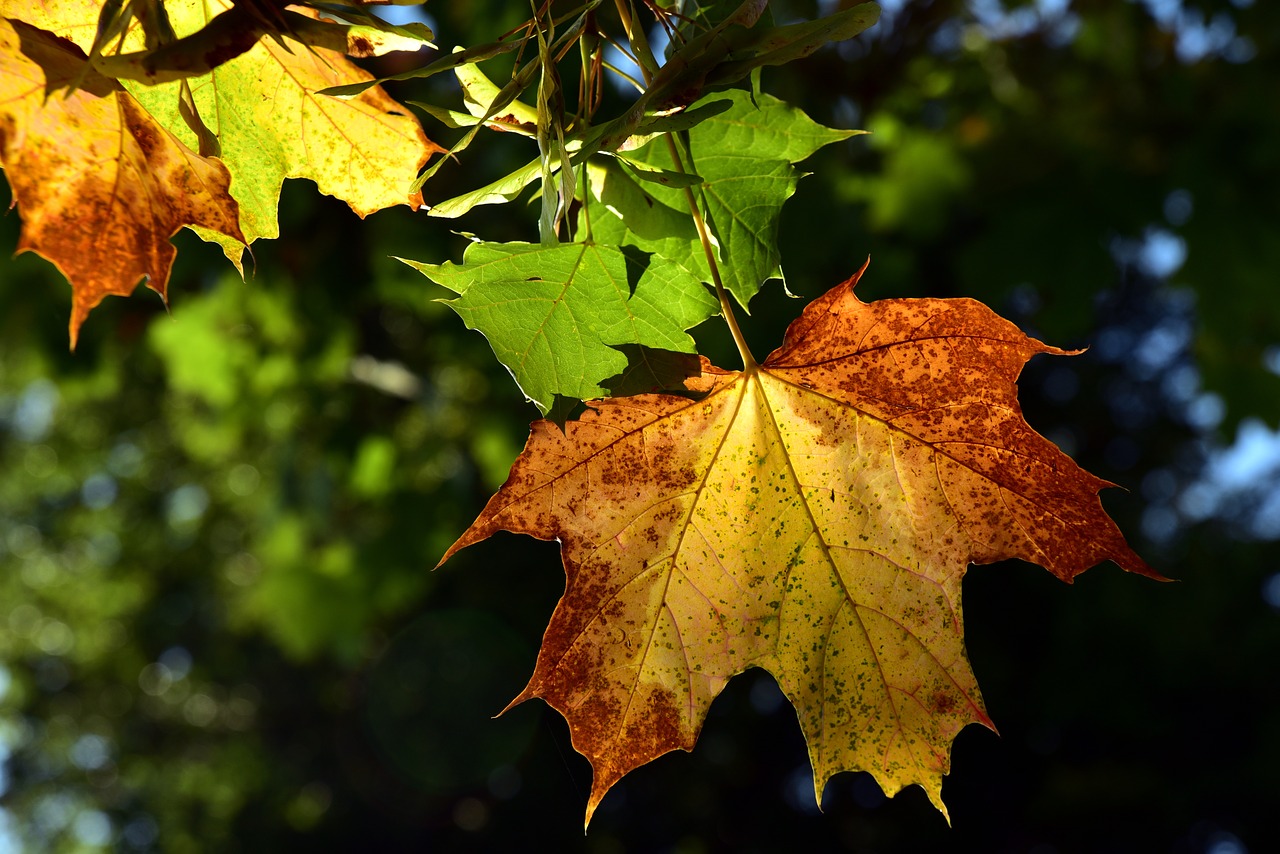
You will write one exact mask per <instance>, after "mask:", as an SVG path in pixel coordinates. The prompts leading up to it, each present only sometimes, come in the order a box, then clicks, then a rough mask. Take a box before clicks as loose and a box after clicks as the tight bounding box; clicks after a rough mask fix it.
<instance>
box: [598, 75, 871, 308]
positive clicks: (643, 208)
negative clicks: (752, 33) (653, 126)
mask: <svg viewBox="0 0 1280 854" xmlns="http://www.w3.org/2000/svg"><path fill="white" fill-rule="evenodd" d="M722 104H727V107H725V108H724V109H722V110H720V111H719V112H718V114H715V115H712V116H711V117H710V118H708V119H705V120H703V121H701V122H700V123H698V124H697V125H696V126H695V127H693V128H692V129H691V130H690V131H689V132H688V139H689V152H690V156H691V158H692V162H691V163H685V164H683V165H684V166H686V167H688V169H689V171H691V172H695V173H697V175H698V176H699V178H700V179H701V181H700V182H699V184H700V186H699V188H698V194H699V196H700V198H701V199H702V200H703V201H704V202H705V212H704V213H705V217H706V219H707V221H708V224H709V225H710V226H711V230H712V232H713V233H714V235H715V237H716V242H717V245H718V246H717V248H718V252H719V256H720V257H719V261H720V262H721V263H720V265H719V266H720V274H721V277H722V281H723V283H724V286H725V287H726V288H728V289H729V292H730V293H732V294H733V295H734V297H735V298H737V300H738V302H739V304H741V305H743V306H746V305H747V304H748V303H749V302H750V301H751V298H752V297H753V296H755V294H756V292H757V291H758V290H759V289H760V285H761V283H763V282H764V281H766V280H767V279H770V278H782V269H781V267H780V266H779V261H780V259H781V256H780V253H779V250H778V227H779V223H780V221H781V214H782V206H783V204H784V203H785V202H786V201H787V199H789V198H791V196H792V194H794V193H795V189H796V184H797V182H798V181H799V179H800V178H801V177H802V174H803V173H801V172H800V171H799V170H797V169H796V168H795V167H794V166H793V165H792V164H793V163H797V162H799V161H801V160H804V159H806V158H808V157H809V156H811V155H812V154H813V153H814V152H816V151H817V150H818V149H820V148H822V147H823V146H826V145H830V144H832V143H834V142H839V141H840V140H843V139H848V138H849V137H851V136H854V135H855V134H859V133H862V131H856V130H837V129H834V128H828V127H824V126H822V125H820V124H818V123H817V122H815V121H813V120H812V119H810V118H809V117H808V116H807V115H805V114H804V112H803V111H801V110H798V109H796V108H795V107H791V106H788V105H787V104H785V103H783V102H782V101H780V100H778V99H777V98H775V97H773V96H772V95H768V94H765V93H760V94H758V95H755V96H753V95H752V94H751V93H749V92H742V91H737V90H734V91H728V92H720V93H717V94H715V95H709V96H707V97H706V98H704V99H703V100H701V101H699V102H698V103H697V104H696V105H695V106H694V107H693V110H697V109H698V108H706V107H709V106H712V105H722ZM646 169H649V170H658V173H659V174H661V175H670V174H672V172H671V170H675V172H680V171H681V170H678V169H675V164H674V162H673V161H672V159H671V155H670V153H669V150H668V148H667V146H666V145H665V144H664V143H663V141H662V140H660V139H659V140H654V141H651V142H648V143H647V144H645V145H644V146H642V147H641V148H639V149H637V150H635V151H628V152H625V153H624V154H623V155H620V156H619V158H617V160H615V161H613V162H604V163H594V162H593V163H592V164H591V165H590V166H589V167H588V176H589V178H590V181H591V198H590V201H589V207H590V210H588V211H584V214H583V216H584V217H589V219H590V223H591V228H592V233H593V236H594V237H595V239H596V240H599V241H600V242H602V243H619V244H627V245H633V246H637V247H639V248H641V249H644V250H646V251H651V252H654V253H655V254H657V255H660V256H662V257H663V258H667V259H670V260H672V261H675V262H677V263H679V264H681V265H683V266H684V267H686V268H687V269H688V270H689V271H690V272H692V273H695V274H697V275H699V276H701V278H702V279H703V281H706V282H711V281H713V279H712V276H711V271H710V268H709V267H708V265H707V260H706V254H705V252H704V250H703V248H702V243H701V241H700V240H699V238H698V234H697V230H696V228H695V226H694V224H693V221H692V219H691V218H690V217H689V204H688V201H687V200H686V197H685V195H684V191H683V190H682V189H680V188H678V187H671V186H663V185H662V183H661V181H657V180H654V178H653V177H651V174H646ZM628 173H630V174H628ZM632 176H634V177H635V179H639V181H637V180H634V179H633V177H632ZM640 182H643V184H641V183H640Z"/></svg>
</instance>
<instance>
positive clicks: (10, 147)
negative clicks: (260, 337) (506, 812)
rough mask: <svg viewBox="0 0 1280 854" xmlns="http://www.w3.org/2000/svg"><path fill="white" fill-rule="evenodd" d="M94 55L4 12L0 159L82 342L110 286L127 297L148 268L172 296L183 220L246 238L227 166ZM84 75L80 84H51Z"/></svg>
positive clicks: (233, 239)
mask: <svg viewBox="0 0 1280 854" xmlns="http://www.w3.org/2000/svg"><path fill="white" fill-rule="evenodd" d="M85 65H86V60H85V57H84V55H83V54H81V53H79V51H77V50H76V49H75V48H74V47H73V46H72V45H70V44H69V43H68V42H66V41H63V40H61V39H57V38H55V37H54V36H52V35H50V34H49V33H46V32H44V31H42V30H37V29H35V28H32V27H29V26H27V25H25V24H22V23H19V22H10V21H6V20H3V19H0V165H3V166H4V169H5V176H6V177H7V178H8V181H9V184H10V186H11V187H12V188H13V194H14V198H15V199H16V200H17V203H18V209H19V211H20V213H21V215H22V220H23V228H22V237H21V240H20V242H19V244H18V251H19V252H23V251H27V250H31V251H34V252H36V253H38V254H40V255H42V256H43V257H45V258H47V259H49V260H50V261H52V262H53V263H54V264H56V265H57V267H58V269H59V270H60V271H62V273H63V275H65V276H66V277H67V279H68V281H70V282H71V286H72V289H73V293H74V298H73V306H72V310H71V323H70V331H71V344H72V346H73V347H74V346H75V342H76V338H77V335H78V333H79V329H80V325H81V324H82V323H83V322H84V319H85V317H86V316H88V314H89V311H90V310H91V309H93V307H94V306H96V305H97V304H98V303H100V302H101V301H102V299H103V298H104V297H105V296H107V295H108V294H120V295H128V294H130V293H132V292H133V290H134V288H136V287H137V285H138V282H139V281H140V280H142V279H143V278H145V279H146V280H147V284H148V285H149V286H150V287H151V289H152V290H154V291H156V292H157V293H159V294H160V295H161V296H162V297H163V296H164V295H165V288H166V285H167V284H168V281H169V270H170V268H171V267H172V266H173V259H174V255H175V250H174V247H173V244H171V243H170V242H169V238H170V237H172V236H173V235H174V234H175V233H176V232H177V231H178V230H180V229H181V228H182V227H183V226H199V227H203V228H205V229H209V230H210V231H212V232H214V233H216V234H219V235H222V236H223V237H224V238H225V239H226V240H227V241H228V242H229V244H231V245H235V246H240V245H242V244H243V242H244V241H245V236H244V234H242V233H241V230H240V227H239V225H238V224H237V222H238V219H237V206H236V202H235V201H234V200H233V199H232V198H231V196H230V195H229V193H228V184H229V182H230V176H229V175H228V174H227V169H226V167H225V166H223V164H222V163H221V162H220V161H218V160H216V159H214V158H208V157H201V156H200V155H199V154H197V153H196V152H194V151H192V150H191V149H190V148H188V147H187V146H186V145H184V144H183V143H182V142H181V141H180V140H179V139H177V138H176V137H175V136H174V135H173V134H172V133H170V132H169V131H168V130H166V129H165V128H163V127H161V126H160V125H159V124H157V123H156V121H155V120H154V119H153V118H152V117H151V116H150V115H149V114H148V113H147V111H146V110H145V109H143V107H141V106H140V105H139V104H138V102H137V101H136V100H135V99H134V98H133V96H132V95H130V94H129V93H128V92H126V91H124V90H123V89H122V88H121V87H120V86H119V84H117V83H116V82H115V81H113V80H108V79H106V78H104V77H101V76H99V75H98V74H96V73H94V72H92V71H86V69H85ZM77 79H78V80H79V81H80V82H79V88H78V89H77V90H76V91H75V92H74V93H72V94H70V95H68V96H64V94H63V93H62V92H57V93H54V94H50V93H51V92H52V90H55V89H60V88H61V87H63V86H65V85H66V84H67V83H69V82H71V81H72V80H77ZM46 96H48V97H47V99H46Z"/></svg>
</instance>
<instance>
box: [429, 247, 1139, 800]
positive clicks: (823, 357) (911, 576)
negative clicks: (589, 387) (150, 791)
mask: <svg viewBox="0 0 1280 854" xmlns="http://www.w3.org/2000/svg"><path fill="white" fill-rule="evenodd" d="M858 275H861V271H859V274H858ZM858 275H855V276H854V278H853V279H851V280H850V281H849V282H847V283H845V285H844V286H839V287H836V288H834V289H832V290H831V291H829V292H828V293H827V294H826V295H824V296H822V297H820V298H819V299H817V300H815V301H814V302H813V303H811V304H810V305H809V307H808V308H806V309H805V311H804V313H803V315H802V316H801V317H800V318H799V319H798V320H796V321H795V322H794V323H793V324H792V325H791V327H790V329H788V331H787V334H786V337H785V340H784V342H783V344H782V346H781V347H780V348H779V349H778V350H777V351H775V352H774V353H773V354H772V355H771V356H770V357H769V359H767V360H766V361H765V362H764V363H763V364H761V365H760V368H759V370H758V371H756V372H754V373H751V374H746V375H744V374H737V373H731V372H727V371H721V370H720V369H717V368H714V367H713V366H711V365H709V364H708V363H706V362H705V361H704V363H703V370H702V374H701V376H700V377H699V378H697V379H696V380H691V381H690V387H691V388H692V387H694V386H697V387H699V388H700V389H701V390H703V391H705V393H706V396H705V397H704V398H702V399H701V400H699V401H691V400H689V399H688V398H685V397H677V396H671V395H658V394H643V395H637V396H635V397H628V398H625V399H610V400H603V401H596V402H593V403H592V404H591V410H590V411H589V412H588V413H587V414H586V415H585V416H584V417H583V418H582V419H581V420H580V421H577V422H568V423H567V424H566V425H565V431H564V432H563V433H561V432H560V431H559V430H556V429H555V428H554V427H551V426H548V425H547V423H546V422H538V423H536V424H535V425H534V427H533V430H532V432H531V434H530V438H529V442H528V444H527V445H526V446H525V449H524V452H523V453H522V454H521V455H520V457H519V459H517V460H516V463H515V464H514V466H513V467H512V471H511V476H510V478H509V479H508V480H507V483H506V484H505V485H503V487H502V489H501V490H499V492H498V493H497V495H495V496H494V497H493V498H492V499H491V500H490V502H489V504H488V506H486V508H485V510H484V511H483V512H482V513H481V514H480V517H479V518H478V519H476V521H475V522H474V523H473V524H472V526H471V527H470V528H469V529H468V530H467V531H466V533H464V534H463V535H462V537H461V538H460V539H459V540H458V542H457V543H455V544H454V545H453V547H452V548H451V549H450V550H449V551H448V552H447V553H446V555H445V559H448V557H449V556H450V555H452V554H453V553H454V552H455V551H457V550H458V549H460V548H464V547H466V546H468V545H471V544H473V543H475V542H478V541H479V540H482V539H484V538H486V537H488V536H489V535H491V534H492V533H494V532H495V531H497V530H510V531H518V532H523V533H528V534H531V535H533V536H535V537H539V538H542V539H552V538H560V539H561V541H562V544H563V545H562V550H561V554H562V557H563V561H564V567H565V574H566V590H565V595H564V597H563V598H562V599H561V600H560V603H559V604H558V605H557V606H556V610H555V613H554V614H553V615H552V617H551V622H550V625H549V626H548V628H547V632H546V635H545V637H544V640H543V646H542V649H541V651H540V653H539V656H538V663H537V665H536V668H535V670H534V676H533V678H532V679H531V680H530V684H529V687H528V688H526V690H525V692H524V693H523V694H521V696H520V697H519V698H518V699H520V700H523V699H528V698H530V697H535V696H537V697H544V698H546V700H547V701H548V702H549V703H551V704H552V705H553V706H555V707H556V708H557V709H559V710H560V711H561V712H562V713H563V714H564V715H565V717H566V718H567V719H568V721H569V726H570V730H571V731H572V732H573V734H574V746H575V748H577V749H578V750H579V751H580V752H582V753H583V754H584V755H586V756H587V757H588V758H589V759H590V761H591V764H592V767H593V768H594V770H595V779H594V782H593V785H592V791H591V796H590V802H589V805H588V817H589V816H590V813H591V811H592V810H594V809H595V806H596V805H597V804H598V803H599V801H600V799H601V798H602V797H603V796H604V794H605V792H607V791H608V789H609V787H610V786H611V785H613V783H614V782H616V781H617V780H618V779H619V778H620V777H621V776H622V775H623V774H625V773H627V772H628V771H629V770H631V769H632V768H635V767H636V766H638V765H641V764H643V763H645V762H649V761H651V760H653V759H654V758H656V757H658V756H660V755H662V754H663V753H666V752H668V751H670V750H675V749H686V750H687V749H689V748H690V747H691V746H692V744H693V741H694V739H695V738H696V736H697V733H698V731H699V729H700V728H701V726H702V723H703V720H704V719H705V717H706V712H707V709H708V707H709V706H710V703H711V701H712V700H713V699H714V698H715V696H716V695H717V694H718V693H719V691H720V689H721V688H722V687H723V685H724V684H725V682H726V681H727V680H728V679H729V678H731V677H732V676H734V675H735V674H737V673H740V672H741V671H742V670H743V669H745V668H747V667H751V666H761V667H767V668H768V669H769V670H770V672H772V673H773V674H774V676H775V677H776V678H777V680H778V682H779V684H780V686H781V687H782V689H783V691H784V692H785V693H786V694H787V696H788V697H789V698H790V699H791V700H792V702H793V703H794V704H795V705H796V708H797V712H798V714H799V717H800V722H801V726H802V727H803V729H804V731H805V737H806V740H807V742H808V745H809V752H810V759H811V760H812V762H813V765H814V773H815V777H816V779H817V780H818V781H819V782H822V781H825V780H826V779H827V778H829V777H830V776H831V775H832V774H835V773H837V772H839V771H844V770H856V769H863V770H868V771H871V772H872V773H873V774H874V775H875V776H876V779H877V780H878V782H879V783H880V785H881V787H882V788H883V789H884V790H885V792H886V793H888V794H890V795H892V794H893V793H895V792H897V791H898V790H900V789H901V788H902V787H903V786H906V785H910V784H913V783H917V784H919V785H921V786H922V787H924V789H925V791H926V793H928V795H929V798H930V800H931V801H932V802H933V803H934V804H935V805H936V806H938V808H939V809H942V808H943V807H942V801H941V794H940V793H941V784H942V775H943V774H944V773H946V769H947V767H948V764H949V758H948V757H949V751H950V743H951V740H952V738H953V737H954V736H955V734H956V733H957V732H958V731H959V730H960V729H961V728H962V727H963V726H965V725H966V724H968V723H981V724H984V725H988V726H989V725H990V720H989V719H988V718H987V715H986V712H985V711H984V710H983V707H982V700H981V696H980V694H979V691H978V686H977V681H976V679H975V677H974V675H973V673H972V671H971V669H970V668H969V664H968V661H967V658H966V655H965V651H964V641H963V637H962V633H961V626H960V622H961V621H960V610H959V596H960V582H961V579H962V578H963V575H964V573H965V571H966V569H967V567H968V566H969V564H970V563H973V562H989V561H994V560H999V559H1003V558H1007V557H1021V558H1023V559H1026V560H1030V561H1035V562H1039V563H1041V564H1042V565H1043V566H1045V567H1046V568H1047V569H1049V570H1050V571H1051V572H1053V573H1054V574H1055V575H1057V576H1059V577H1060V578H1063V579H1065V580H1070V579H1071V578H1073V577H1074V576H1075V575H1076V574H1078V573H1079V572H1081V571H1083V570H1084V569H1086V568H1087V567H1089V566H1091V565H1093V564H1095V563H1097V562H1099V561H1102V560H1107V559H1110V560H1113V561H1115V562H1116V563H1118V564H1120V566H1122V567H1123V568H1125V569H1127V570H1130V571H1133V572H1138V573H1141V574H1145V575H1151V576H1155V577H1158V576H1156V573H1155V572H1154V570H1152V569H1151V568H1150V567H1148V566H1147V565H1146V564H1145V563H1144V562H1143V561H1142V559H1141V558H1139V557H1138V556H1137V555H1136V554H1135V553H1134V552H1133V551H1132V550H1131V549H1130V548H1129V546H1128V545H1127V544H1126V543H1125V541H1124V538H1123V537H1122V536H1121V534H1120V532H1119V530H1118V529H1117V528H1116V526H1115V524H1114V523H1113V522H1112V521H1111V520H1110V519H1109V518H1108V517H1107V516H1106V514H1105V512H1104V511H1103V509H1102V506H1101V504H1100V502H1099V501H1098V491H1099V490H1100V489H1101V488H1102V487H1104V486H1106V485H1107V484H1106V483H1105V482H1104V481H1102V480H1100V479H1098V478H1095V477H1093V476H1092V475H1090V474H1088V473H1086V472H1084V471H1082V470H1081V469H1079V468H1078V467H1077V466H1076V465H1075V464H1074V463H1073V462H1072V461H1071V460H1070V459H1069V458H1067V457H1066V456H1065V455H1064V454H1062V453H1061V451H1059V450H1058V449H1057V448H1056V447H1055V446H1054V445H1053V444H1052V443H1050V442H1048V441H1047V440H1046V439H1044V437H1042V436H1040V435H1039V434H1037V433H1036V432H1035V431H1034V430H1032V429H1031V428H1030V427H1029V426H1028V425H1027V424H1026V422H1025V421H1024V420H1023V418H1022V416H1021V410H1020V409H1019V407H1018V403H1017V386H1016V379H1017V376H1018V373H1019V372H1020V371H1021V369H1022V365H1023V364H1024V363H1025V362H1026V360H1027V359H1029V358H1030V357H1031V356H1033V355H1035V354H1037V353H1057V354H1063V353H1064V351H1061V350H1057V349H1056V348H1053V347H1048V346H1046V345H1044V344H1041V343H1040V342H1038V341H1035V340H1033V339H1030V338H1028V337H1026V336H1025V335H1024V334H1023V333H1022V332H1020V331H1019V330H1018V329H1017V328H1016V327H1014V326H1013V324H1011V323H1009V322H1008V321H1006V320H1004V319H1002V318H1000V317H998V316H997V315H996V314H995V313H994V312H992V311H991V310H990V309H988V308H987V307H986V306H983V305H981V304H980V303H977V302H974V301H972V300H885V301H882V302H876V303H871V304H867V303H863V302H862V301H861V300H859V299H858V298H857V297H855V296H854V295H853V288H852V285H853V283H854V282H856V280H857V278H858ZM570 508H572V510H570ZM615 625H625V626H627V627H628V628H627V630H626V631H625V632H619V631H616V630H615V629H614V628H612V627H613V626H615ZM584 692H588V693H589V697H588V698H587V699H586V700H582V699H581V698H582V697H583V696H584Z"/></svg>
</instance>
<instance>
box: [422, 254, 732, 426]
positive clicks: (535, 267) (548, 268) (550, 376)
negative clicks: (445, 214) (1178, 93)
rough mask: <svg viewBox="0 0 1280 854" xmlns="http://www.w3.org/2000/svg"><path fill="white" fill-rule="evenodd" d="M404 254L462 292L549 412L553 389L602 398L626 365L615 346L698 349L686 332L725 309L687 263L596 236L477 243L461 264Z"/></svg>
mask: <svg viewBox="0 0 1280 854" xmlns="http://www.w3.org/2000/svg"><path fill="white" fill-rule="evenodd" d="M401 260H403V261H404V262H405V263H406V264H408V265H409V266H411V267H414V268H415V269H417V270H418V271H420V272H421V273H422V274H423V275H425V276H427V277H428V278H429V279H431V280H433V281H435V282H437V283H439V284H441V285H443V286H444V287H446V288H449V289H450V290H452V291H454V292H455V293H458V294H460V295H461V296H460V297H459V298H458V299H455V300H450V301H449V302H448V305H449V307H450V308H452V309H453V310H454V311H456V312H457V313H458V315H459V316H460V317H462V319H463V321H464V322H465V323H466V325H467V327H468V328H470V329H475V330H478V331H479V332H481V333H482V334H483V335H484V336H485V337H486V338H487V339H488V340H489V344H490V346H491V347H493V352H494V354H495V355H496V356H497V357H498V360H499V361H501V362H502V363H503V364H504V365H506V366H507V368H508V369H509V370H510V371H511V373H512V374H513V375H514V376H515V378H516V382H518V383H519V384H520V388H521V390H523V391H524V393H525V396H526V397H528V398H529V399H530V400H532V401H533V402H534V404H535V405H537V407H538V408H539V409H540V410H542V412H544V413H546V412H548V411H549V410H550V408H551V406H552V404H553V403H554V401H555V396H556V395H560V396H563V397H571V398H577V399H579V400H585V399H589V398H594V397H601V396H603V395H604V394H605V389H604V388H603V387H602V386H601V382H602V381H603V380H605V379H606V378H609V377H613V376H616V375H618V374H621V373H623V372H624V371H626V370H627V367H628V363H627V357H626V356H625V355H624V354H623V353H622V352H620V351H619V350H618V349H616V348H617V347H620V346H621V345H624V344H643V345H645V346H647V347H653V348H657V349H662V350H673V351H676V352H680V353H693V352H695V346H694V341H693V339H692V338H691V337H690V336H689V335H688V333H687V332H686V331H685V330H687V329H689V328H690V327H693V326H695V325H697V324H698V323H701V322H702V321H703V320H706V319H707V318H708V317H710V316H711V315H712V314H714V313H715V312H716V311H717V309H718V308H719V305H718V303H717V302H716V300H715V299H714V298H713V297H712V296H711V294H710V293H709V292H708V291H707V289H706V288H704V287H703V286H702V285H701V284H699V282H698V280H697V279H695V278H693V277H692V276H690V275H689V274H688V273H687V272H685V271H684V270H683V269H682V268H680V267H678V266H676V265H673V264H665V263H660V262H657V263H651V262H656V260H657V259H652V258H651V257H649V256H645V255H644V253H640V252H636V251H634V250H632V251H628V252H625V253H624V252H623V251H622V250H620V249H618V248H615V247H610V246H601V245H598V244H591V243H562V244H558V245H555V246H537V245H533V244H528V243H473V244H471V245H470V246H469V247H468V248H467V252H466V254H465V256H464V258H463V263H462V264H453V263H446V264H438V265H436V264H420V263H418V262H415V261H407V260H405V259H401Z"/></svg>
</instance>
